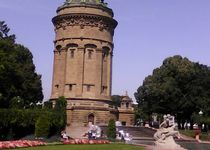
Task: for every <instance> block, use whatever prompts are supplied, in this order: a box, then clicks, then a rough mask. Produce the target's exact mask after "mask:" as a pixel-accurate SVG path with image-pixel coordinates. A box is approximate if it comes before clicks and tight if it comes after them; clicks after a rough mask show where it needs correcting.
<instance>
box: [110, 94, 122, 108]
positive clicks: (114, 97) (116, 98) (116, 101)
mask: <svg viewBox="0 0 210 150" xmlns="http://www.w3.org/2000/svg"><path fill="white" fill-rule="evenodd" d="M121 99H122V98H121V96H120V95H112V96H111V100H112V105H114V106H115V107H116V108H117V107H120V103H121Z"/></svg>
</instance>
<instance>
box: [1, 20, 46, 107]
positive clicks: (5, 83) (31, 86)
mask: <svg viewBox="0 0 210 150" xmlns="http://www.w3.org/2000/svg"><path fill="white" fill-rule="evenodd" d="M8 32H9V28H8V27H7V26H6V25H5V24H4V22H0V83H1V84H0V94H1V97H0V108H9V107H10V106H9V105H10V104H11V102H10V101H11V100H12V99H14V98H15V97H19V98H20V99H22V100H23V104H24V107H25V108H27V107H29V106H30V105H31V104H34V105H35V104H36V103H37V102H41V101H42V99H43V93H42V85H41V76H40V75H38V74H37V73H36V72H35V65H34V64H33V56H32V54H31V52H30V51H29V49H27V48H26V47H24V46H22V45H20V44H16V43H15V41H14V40H15V36H14V35H9V34H8Z"/></svg>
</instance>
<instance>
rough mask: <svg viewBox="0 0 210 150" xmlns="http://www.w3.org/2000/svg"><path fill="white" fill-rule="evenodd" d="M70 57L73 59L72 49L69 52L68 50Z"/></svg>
mask: <svg viewBox="0 0 210 150" xmlns="http://www.w3.org/2000/svg"><path fill="white" fill-rule="evenodd" d="M70 57H71V58H74V49H71V50H70Z"/></svg>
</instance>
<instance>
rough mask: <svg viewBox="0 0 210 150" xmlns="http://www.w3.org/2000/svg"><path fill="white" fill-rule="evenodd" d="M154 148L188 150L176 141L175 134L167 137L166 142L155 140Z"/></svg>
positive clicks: (155, 149)
mask: <svg viewBox="0 0 210 150" xmlns="http://www.w3.org/2000/svg"><path fill="white" fill-rule="evenodd" d="M152 150H186V149H184V148H183V147H181V146H180V145H178V144H177V143H176V142H175V141H174V139H173V136H170V137H168V138H167V139H165V141H164V143H160V142H155V146H154V147H153V148H152Z"/></svg>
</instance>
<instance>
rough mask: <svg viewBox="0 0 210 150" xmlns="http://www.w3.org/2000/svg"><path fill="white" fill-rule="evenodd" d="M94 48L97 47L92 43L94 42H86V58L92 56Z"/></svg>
mask: <svg viewBox="0 0 210 150" xmlns="http://www.w3.org/2000/svg"><path fill="white" fill-rule="evenodd" d="M96 48H97V46H96V45H94V44H86V45H85V49H86V52H87V58H88V59H92V58H93V52H94V50H95V49H96Z"/></svg>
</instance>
